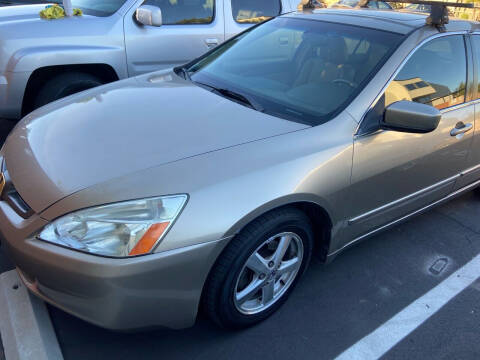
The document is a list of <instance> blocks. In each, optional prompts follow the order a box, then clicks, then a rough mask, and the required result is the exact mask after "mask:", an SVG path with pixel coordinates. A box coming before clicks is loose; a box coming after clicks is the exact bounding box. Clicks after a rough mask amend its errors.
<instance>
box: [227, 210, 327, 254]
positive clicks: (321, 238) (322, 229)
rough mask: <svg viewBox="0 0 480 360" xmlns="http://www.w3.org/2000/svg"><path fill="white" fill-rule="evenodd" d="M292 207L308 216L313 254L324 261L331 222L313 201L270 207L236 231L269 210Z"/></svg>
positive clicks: (325, 212) (324, 211)
mask: <svg viewBox="0 0 480 360" xmlns="http://www.w3.org/2000/svg"><path fill="white" fill-rule="evenodd" d="M292 207H293V208H296V209H298V210H300V211H302V212H303V213H304V214H305V215H307V217H308V218H309V220H310V223H311V224H312V230H313V235H314V239H313V240H314V249H313V251H314V255H316V256H317V257H318V258H319V259H320V260H321V261H326V260H327V255H328V250H329V248H330V238H331V230H332V222H331V220H330V215H329V214H328V212H327V211H326V210H325V209H324V208H323V207H322V206H320V205H318V204H316V203H313V202H309V201H298V202H293V203H288V204H285V205H282V206H279V207H276V208H273V209H270V210H268V211H267V212H265V213H262V214H260V215H258V216H256V217H255V218H254V219H252V220H250V221H249V222H248V223H247V224H245V225H244V226H242V228H241V229H240V230H239V231H237V232H236V233H237V234H238V233H239V232H241V231H242V230H243V229H245V228H246V227H248V226H249V224H250V223H252V222H253V221H255V220H256V219H258V218H259V217H261V216H264V215H265V214H268V213H269V212H271V211H276V210H278V209H284V208H292Z"/></svg>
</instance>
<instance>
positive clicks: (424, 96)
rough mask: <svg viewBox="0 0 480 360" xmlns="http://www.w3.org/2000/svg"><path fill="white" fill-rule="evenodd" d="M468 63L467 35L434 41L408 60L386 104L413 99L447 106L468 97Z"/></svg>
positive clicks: (423, 102) (458, 102)
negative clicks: (466, 55) (465, 40)
mask: <svg viewBox="0 0 480 360" xmlns="http://www.w3.org/2000/svg"><path fill="white" fill-rule="evenodd" d="M466 79H467V64H466V57H465V42H464V39H463V36H461V35H455V36H446V37H442V38H439V39H435V40H432V41H430V42H429V43H427V44H425V45H424V46H422V47H421V48H420V49H419V50H417V51H416V52H415V53H414V54H413V56H412V57H411V58H410V59H409V60H408V62H407V63H406V64H405V66H404V67H403V68H402V70H401V71H400V73H399V74H398V75H397V76H396V78H395V80H394V81H393V82H392V83H391V84H390V86H389V87H388V89H387V91H386V93H385V99H384V100H385V105H386V106H388V105H389V104H391V103H394V102H396V101H399V100H410V101H415V102H419V103H422V104H427V105H432V106H434V107H436V108H437V109H445V108H448V107H450V106H454V105H458V104H461V103H463V102H464V101H465V87H466V86H465V84H466Z"/></svg>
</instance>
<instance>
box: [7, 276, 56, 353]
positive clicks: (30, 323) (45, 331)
mask: <svg viewBox="0 0 480 360" xmlns="http://www.w3.org/2000/svg"><path fill="white" fill-rule="evenodd" d="M0 334H1V339H2V342H3V348H4V351H5V358H6V360H31V359H35V360H63V355H62V352H61V350H60V346H59V345H58V340H57V337H56V334H55V330H54V329H53V326H52V322H51V320H50V316H49V314H48V311H47V307H46V306H45V303H44V302H43V301H42V300H40V299H38V298H36V297H35V296H33V295H31V294H30V293H29V292H28V290H27V289H26V288H25V286H24V285H23V283H22V281H21V280H20V278H19V276H18V274H17V272H16V271H15V270H12V271H8V272H5V273H3V274H1V275H0Z"/></svg>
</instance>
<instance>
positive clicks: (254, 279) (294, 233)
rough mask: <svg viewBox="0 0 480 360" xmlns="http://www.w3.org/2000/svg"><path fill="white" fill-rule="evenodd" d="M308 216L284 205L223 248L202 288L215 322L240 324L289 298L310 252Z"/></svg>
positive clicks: (252, 320) (270, 311)
mask: <svg viewBox="0 0 480 360" xmlns="http://www.w3.org/2000/svg"><path fill="white" fill-rule="evenodd" d="M312 243H313V234H312V230H311V225H310V221H309V219H308V217H307V216H306V215H305V214H304V213H303V212H301V211H299V210H297V209H294V208H292V209H282V210H277V211H273V212H271V213H268V214H267V215H265V216H263V217H261V218H259V219H257V220H255V221H254V222H253V223H252V224H250V225H249V226H248V227H247V228H246V229H245V230H243V231H242V232H241V233H240V234H239V235H238V236H237V237H236V238H235V239H234V240H232V242H231V243H230V244H229V245H228V247H227V248H226V249H225V251H224V253H223V254H222V255H221V257H220V258H219V260H218V261H217V264H216V265H215V267H214V268H213V270H212V272H211V274H210V277H209V280H208V282H207V288H206V292H205V297H204V300H205V305H206V311H207V313H208V315H209V316H210V318H211V319H213V320H214V321H215V322H216V323H217V324H218V325H220V326H222V327H227V328H242V327H246V326H251V325H253V324H256V323H258V322H260V321H262V320H264V319H266V318H267V317H269V316H270V315H272V314H273V313H274V312H275V311H276V310H277V309H278V308H279V307H280V306H281V305H282V304H283V303H284V302H285V301H286V300H287V298H288V296H289V295H290V293H291V292H292V290H293V288H294V286H295V285H296V283H297V281H298V279H299V277H300V275H301V274H302V273H303V272H304V271H305V269H306V267H307V265H308V263H309V262H310V257H311V253H312Z"/></svg>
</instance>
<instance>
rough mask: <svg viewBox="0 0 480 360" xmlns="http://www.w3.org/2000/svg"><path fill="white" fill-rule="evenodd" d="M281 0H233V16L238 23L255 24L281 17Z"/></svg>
mask: <svg viewBox="0 0 480 360" xmlns="http://www.w3.org/2000/svg"><path fill="white" fill-rule="evenodd" d="M281 11H282V5H281V3H280V0H261V1H259V0H232V15H233V18H234V19H235V21H236V22H238V23H242V24H255V23H259V22H262V21H265V20H268V19H270V18H271V17H274V16H277V15H280V13H281Z"/></svg>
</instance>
